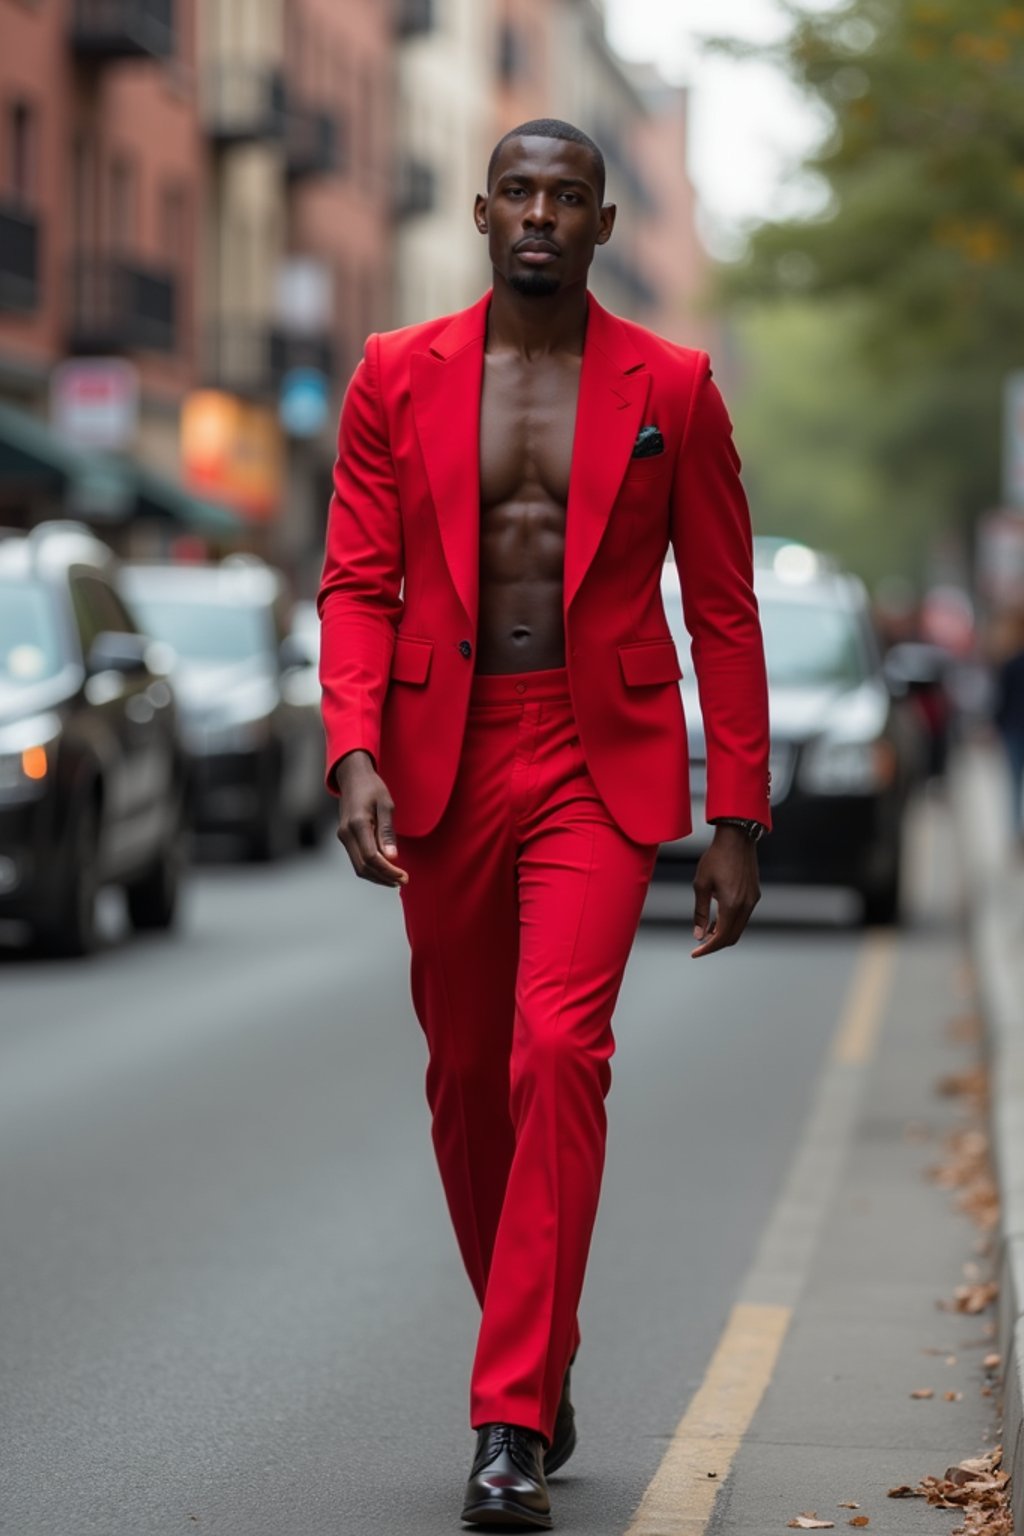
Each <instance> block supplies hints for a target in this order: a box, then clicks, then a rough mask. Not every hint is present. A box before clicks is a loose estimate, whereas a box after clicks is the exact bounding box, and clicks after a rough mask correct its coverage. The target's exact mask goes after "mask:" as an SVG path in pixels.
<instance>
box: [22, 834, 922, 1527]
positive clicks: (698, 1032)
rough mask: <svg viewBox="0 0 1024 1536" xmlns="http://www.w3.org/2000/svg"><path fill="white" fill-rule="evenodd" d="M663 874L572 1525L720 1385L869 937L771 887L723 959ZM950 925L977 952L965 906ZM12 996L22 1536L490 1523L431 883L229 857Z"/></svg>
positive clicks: (572, 1480) (594, 1523)
mask: <svg viewBox="0 0 1024 1536" xmlns="http://www.w3.org/2000/svg"><path fill="white" fill-rule="evenodd" d="M932 876H934V870H933V871H932ZM932 876H929V878H932ZM936 878H937V877H936ZM943 878H945V877H943ZM940 884H941V881H940ZM656 895H657V900H658V903H659V910H660V911H661V913H662V916H661V917H660V919H658V920H654V921H648V922H646V923H645V924H644V926H643V927H642V929H641V934H640V937H639V939H638V942H637V946H636V949H635V951H634V955H633V958H632V961H631V966H630V970H629V972H628V973H627V979H626V983H625V986H624V989H623V994H622V998H621V1001H620V1005H619V1010H618V1014H617V1037H618V1053H617V1056H616V1061H615V1078H614V1085H613V1088H612V1096H611V1101H610V1106H609V1108H610V1117H611V1137H610V1144H609V1159H608V1169H607V1176H606V1183H605V1192H604V1202H603V1208H602V1212H601V1216H600V1219H599V1223H598V1230H597V1234H596V1238H595V1245H594V1250H593V1258H592V1263H591V1269H590V1274H589V1279H588V1284H587V1290H586V1293H585V1296H584V1305H583V1311H582V1323H583V1346H582V1351H581V1356H580V1361H579V1364H578V1367H577V1371H576V1373H575V1383H576V1397H577V1400H578V1412H579V1423H580V1432H581V1443H580V1449H579V1451H578V1453H577V1455H576V1457H575V1458H574V1459H573V1461H572V1463H571V1465H570V1466H569V1467H568V1468H567V1469H566V1474H565V1475H564V1476H563V1477H561V1478H560V1479H559V1480H558V1484H557V1488H558V1493H557V1499H558V1505H557V1508H558V1514H559V1521H558V1525H559V1529H560V1530H562V1531H566V1532H568V1531H577V1530H578V1531H582V1530H586V1531H587V1532H589V1533H592V1536H621V1533H622V1532H623V1531H624V1530H625V1529H626V1527H627V1525H628V1524H629V1521H630V1517H631V1515H632V1512H633V1511H634V1509H635V1508H636V1506H637V1504H638V1502H639V1500H640V1498H641V1495H642V1494H643V1491H644V1489H645V1487H646V1486H647V1484H648V1482H649V1480H650V1478H651V1477H652V1475H653V1473H654V1472H655V1470H656V1468H657V1466H658V1464H659V1462H660V1460H661V1458H662V1455H663V1452H664V1450H665V1447H666V1445H667V1443H668V1441H669V1439H670V1437H671V1436H672V1433H673V1431H674V1429H675V1426H676V1424H677V1423H678V1421H679V1418H680V1415H681V1414H682V1412H683V1411H684V1409H685V1408H686V1405H687V1402H688V1400H689V1399H690V1397H691V1396H692V1394H693V1392H694V1390H695V1388H696V1387H697V1385H698V1383H699V1382H700V1380H701V1378H702V1375H703V1373H704V1371H705V1369H706V1367H707V1364H708V1361H709V1359H710V1357H711V1355H712V1353H713V1351H714V1349H715V1345H716V1342H717V1340H718V1337H719V1335H720V1333H721V1331H722V1328H723V1325H724V1323H725V1321H726V1319H727V1317H728V1315H729V1311H730V1307H731V1305H732V1303H733V1301H734V1300H735V1298H736V1296H737V1294H738V1292H739V1289H740V1287H741V1285H742V1282H743V1278H744V1275H745V1273H746V1272H747V1270H748V1268H749V1266H750V1264H751V1261H752V1258H753V1256H754V1254H755V1251H756V1249H757V1245H758V1240H759V1238H760V1236H761V1234H762V1231H763V1229H764V1228H765V1225H766V1223H767V1221H768V1218H769V1215H770V1213H771V1211H772V1208H773V1205H774V1203H775V1201H776V1200H777V1198H778V1196H779V1192H780V1189H781V1187H782V1185H783V1182H784V1179H785V1175H786V1171H787V1169H788V1168H789V1166H790V1164H791V1162H792V1160H793V1158H794V1155H795V1154H796V1152H797V1151H798V1149H799V1143H800V1138H801V1134H802V1129H803V1126H804V1123H805V1119H806V1115H807V1109H808V1104H809V1101H810V1099H811V1097H812V1095H813V1092H814V1085H815V1082H816V1079H817V1077H818V1073H819V1069H820V1068H821V1066H822V1063H823V1060H824V1058H825V1055H826V1052H827V1049H828V1045H829V1041H830V1040H831V1038H832V1036H833V1035H834V1033H835V1029H836V1022H837V1018H838V1016H839V1013H840V1011H841V1008H842V1005H843V1001H844V998H845V995H846V992H847V988H848V985H849V982H850V978H851V975H852V974H853V971H854V967H855V964H856V962H857V959H858V956H859V954H860V952H861V948H862V945H863V943H864V937H863V934H862V933H861V932H859V931H858V930H857V929H856V928H850V927H844V926H842V925H841V924H837V923H836V922H835V921H834V916H835V915H836V910H837V909H833V908H832V907H830V906H829V904H828V903H827V902H824V901H822V900H821V899H820V898H813V899H812V900H811V901H809V902H805V903H804V904H803V905H802V906H800V905H797V907H796V908H793V907H792V905H791V904H785V905H782V904H780V903H779V902H777V901H776V902H774V903H773V902H772V901H771V900H768V901H766V903H765V905H764V908H763V915H762V917H761V920H760V921H759V922H758V923H757V924H756V926H755V927H754V928H752V930H751V931H750V932H749V933H748V935H747V936H746V938H745V939H744V941H743V943H742V945H741V946H740V947H739V948H737V949H736V950H733V951H731V952H728V953H726V954H725V955H722V956H716V957H714V958H713V959H709V960H705V961H703V962H701V963H700V964H694V963H693V962H691V961H690V960H689V958H688V949H689V943H690V941H689V939H688V936H687V925H686V923H685V922H681V921H680V918H682V917H684V916H685V915H686V913H687V903H686V900H685V898H683V897H681V896H680V897H676V896H675V894H674V893H672V892H671V891H670V892H664V891H662V892H658V893H656ZM928 900H929V902H932V903H933V905H934V892H933V893H932V895H930V896H929V898H928ZM938 901H939V907H940V908H941V907H942V906H943V905H944V904H946V905H948V903H946V902H945V897H944V895H943V892H942V891H941V890H940V891H939V897H938ZM673 908H674V913H673ZM838 910H839V911H841V910H842V909H841V908H839V909H838ZM794 912H795V914H796V916H797V918H798V920H797V921H794V922H791V921H788V920H787V921H780V920H779V917H780V914H785V913H790V914H792V913H794ZM773 914H774V916H773ZM933 930H934V933H933ZM917 935H918V942H919V943H923V944H924V945H925V946H927V945H928V944H929V943H931V942H933V941H934V943H935V944H936V945H941V944H942V943H943V942H945V930H944V926H943V922H942V921H940V920H939V918H938V917H936V915H935V911H933V910H932V908H931V907H929V908H928V909H927V910H926V912H925V916H924V918H923V919H919V922H918V929H917ZM0 999H2V1001H0V1166H2V1168H3V1170H4V1173H3V1178H2V1182H0V1329H2V1341H0V1349H2V1366H0V1408H2V1419H0V1434H2V1445H3V1451H2V1456H0V1530H3V1531H4V1532H10V1533H13V1536H92V1533H95V1536H173V1533H178V1532H190V1531H198V1532H200V1533H201V1532H203V1531H207V1532H216V1533H218V1536H328V1533H330V1536H338V1533H345V1536H400V1533H404V1532H408V1533H410V1536H434V1533H435V1532H437V1533H440V1532H451V1531H453V1530H457V1529H458V1528H459V1526H458V1519H457V1515H458V1510H459V1506H460V1498H461V1491H462V1485H463V1481H464V1478H465V1475H466V1471H467V1466H468V1460H469V1456H470V1452H471V1448H472V1436H471V1434H470V1432H469V1430H468V1429H467V1427H466V1425H467V1421H466V1378H467V1373H468V1368H469V1364H470V1360H471V1353H472V1345H473V1337H474V1327H475V1317H474V1304H473V1301H472V1298H471V1293H470V1291H469V1287H468V1283H467V1282H466V1281H465V1279H464V1277H463V1275H462V1272H461V1269H460V1266H459V1263H458V1260H457V1256H456V1252H455V1246H454V1240H453V1238H452V1236H451V1234H450V1231H449V1228H448V1224H447V1217H446V1213H445V1210H444V1206H443V1202H442V1196H441V1191H440V1185H439V1181H438V1178H437V1174H436V1170H435V1167H434V1163H433V1160H432V1154H431V1150H430V1143H429V1137H428V1123H427V1114H426V1108H425V1104H424V1102H423V1095H422V1076H423V1069H424V1062H425V1054H424V1050H423V1046H422V1042H421V1038H420V1035H419V1031H418V1027H417V1026H416V1024H415V1021H414V1019H413V1017H412V1014H411V1010H410V1007H409V1003H408V987H407V973H406V956H405V950H404V940H403V936H402V932H401V924H400V914H399V908H398V899H397V897H396V896H394V895H393V894H392V893H389V892H384V891H380V890H377V889H374V888H370V887H366V886H363V885H360V884H358V883H357V882H356V881H354V880H353V879H352V878H351V877H350V876H349V875H348V871H347V868H346V865H345V861H344V858H343V855H342V854H341V852H340V850H338V849H337V848H335V847H334V846H333V845H332V846H331V847H329V848H327V849H325V850H323V852H322V853H319V854H316V855H312V856H309V857H306V858H295V859H294V860H293V861H290V862H288V863H286V864H284V865H281V866H278V867H276V868H258V867H253V866H242V865H230V864H224V865H211V864H208V865H205V866H203V867H201V868H200V869H199V870H198V871H197V872H196V875H195V878H194V879H193V882H192V886H191V891H190V899H189V902H188V906H187V910H186V914H185V919H184V922H183V926H182V930H181V933H180V936H179V937H177V938H176V939H173V940H166V939H147V940H145V941H143V942H139V941H137V940H129V941H125V940H122V939H121V938H120V937H118V935H117V933H116V931H115V932H114V934H113V936H112V937H111V939H110V941H109V943H108V945H107V947H106V948H105V949H104V951H103V952H102V953H101V954H100V955H98V956H97V957H96V958H95V959H93V960H92V961H90V962H86V963H73V964H55V963H44V962H38V961H32V960H27V959H25V958H23V957H20V956H19V955H17V954H15V953H7V954H6V955H2V956H0Z"/></svg>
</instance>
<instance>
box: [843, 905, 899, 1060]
mask: <svg viewBox="0 0 1024 1536" xmlns="http://www.w3.org/2000/svg"><path fill="white" fill-rule="evenodd" d="M895 959H896V940H895V937H894V935H893V932H892V930H891V929H888V928H876V929H873V930H872V931H871V932H870V933H869V934H868V937H867V942H866V943H865V945H864V948H863V949H862V950H861V953H860V959H859V960H858V962H857V969H856V971H855V972H854V976H853V981H852V983H851V984H850V990H849V993H848V995H847V999H846V1007H845V1008H844V1009H843V1016H842V1019H841V1020H840V1023H839V1029H838V1032H837V1034H836V1037H835V1040H834V1042H833V1045H832V1059H833V1060H834V1061H838V1062H845V1063H847V1064H857V1065H862V1064H863V1063H864V1062H867V1061H870V1059H871V1057H872V1056H873V1055H874V1051H875V1046H876V1044H877V1042H878V1032H879V1029H880V1028H881V1024H882V1019H883V1017H884V1013H885V1000H886V997H887V996H888V993H889V984H890V982H891V980H892V970H893V963H894V961H895Z"/></svg>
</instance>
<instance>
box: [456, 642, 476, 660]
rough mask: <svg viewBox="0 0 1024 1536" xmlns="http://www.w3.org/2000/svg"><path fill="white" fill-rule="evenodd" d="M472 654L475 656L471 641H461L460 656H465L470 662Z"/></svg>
mask: <svg viewBox="0 0 1024 1536" xmlns="http://www.w3.org/2000/svg"><path fill="white" fill-rule="evenodd" d="M472 654H473V647H472V646H471V645H470V643H469V641H468V640H460V641H459V655H460V656H465V658H466V660H467V661H468V660H469V658H470V656H472Z"/></svg>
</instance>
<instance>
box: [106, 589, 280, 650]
mask: <svg viewBox="0 0 1024 1536" xmlns="http://www.w3.org/2000/svg"><path fill="white" fill-rule="evenodd" d="M129 601H130V602H131V605H132V609H133V611H134V612H135V614H136V616H137V617H138V620H139V625H140V628H142V629H143V630H145V632H146V633H147V634H149V635H152V636H153V638H154V639H155V640H165V641H166V642H167V644H168V645H170V646H171V647H173V649H174V650H175V651H176V652H177V653H178V655H179V656H180V657H182V659H183V660H185V661H217V662H234V661H252V660H255V659H256V658H259V659H261V660H262V659H265V658H266V657H267V656H269V655H270V654H271V652H272V650H273V634H272V630H271V624H270V614H269V612H268V610H267V609H266V608H263V607H259V606H257V605H255V604H252V603H224V602H217V601H215V600H214V601H210V602H205V601H204V600H203V599H201V598H192V597H187V598H186V597H181V598H178V597H160V596H156V597H154V596H152V595H149V594H144V595H140V594H139V593H137V592H131V593H129Z"/></svg>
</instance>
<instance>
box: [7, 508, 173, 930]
mask: <svg viewBox="0 0 1024 1536" xmlns="http://www.w3.org/2000/svg"><path fill="white" fill-rule="evenodd" d="M114 575H115V561H114V557H113V555H112V553H111V551H110V550H109V549H108V548H107V547H106V545H105V544H103V543H102V542H101V541H100V540H99V539H97V538H95V537H94V536H93V535H92V534H91V533H90V532H89V530H88V529H86V528H84V527H80V526H78V525H76V524H73V523H44V524H42V525H41V526H40V527H38V528H36V529H34V530H33V531H32V532H31V533H28V534H23V533H7V534H5V535H4V536H3V537H2V538H0V917H3V918H16V919H20V920H22V921H24V922H27V923H28V924H29V925H30V927H31V930H32V932H33V934H34V936H35V938H36V940H37V941H38V942H39V944H40V945H41V946H43V947H44V948H46V949H48V950H50V951H51V952H55V953H62V954H72V955H81V954H86V953H87V952H88V951H89V950H91V949H92V948H93V946H94V944H95V939H96V923H95V907H96V893H97V890H98V889H99V887H100V886H101V885H103V884H106V883H116V884H119V885H122V886H123V887H124V889H125V893H126V897H127V903H128V912H129V916H130V918H131V921H132V923H133V925H134V926H135V927H136V928H169V927H170V926H171V924H172V923H173V921H174V915H175V910H176V904H177V894H178V883H179V877H180V873H181V866H182V850H183V838H182V824H183V810H184V787H185V770H184V760H183V757H182V754H181V750H180V747H179V745H178V739H177V730H176V723H175V710H174V695H173V692H172V690H171V687H170V686H169V684H168V681H167V678H166V676H164V675H163V673H162V671H161V669H160V666H159V662H158V656H157V655H156V654H155V653H156V652H157V651H158V648H156V647H154V646H153V645H152V642H151V641H150V640H149V639H148V638H147V637H145V636H144V635H142V634H140V632H139V630H138V628H137V627H136V624H135V622H134V620H133V619H132V617H131V615H130V614H129V612H128V610H127V609H126V607H125V605H124V603H123V602H122V601H121V598H120V597H119V596H118V593H117V591H116V590H115V586H114Z"/></svg>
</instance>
